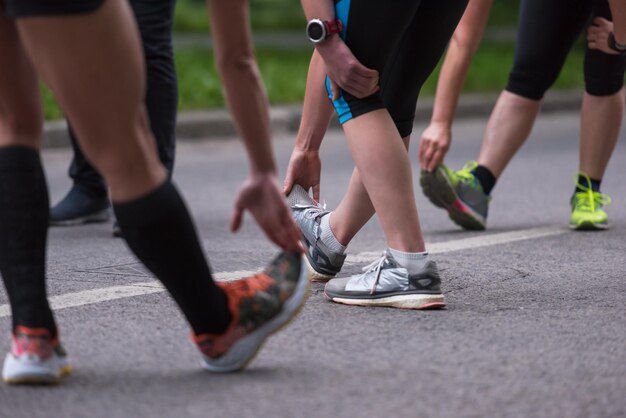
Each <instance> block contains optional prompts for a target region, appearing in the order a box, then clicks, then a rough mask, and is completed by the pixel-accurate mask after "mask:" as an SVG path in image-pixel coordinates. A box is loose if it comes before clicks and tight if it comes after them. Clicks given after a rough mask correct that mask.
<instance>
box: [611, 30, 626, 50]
mask: <svg viewBox="0 0 626 418" xmlns="http://www.w3.org/2000/svg"><path fill="white" fill-rule="evenodd" d="M609 48H611V49H612V50H613V51H616V52H619V53H620V54H622V55H626V44H620V43H619V42H617V40H616V39H615V34H614V33H613V32H611V33H609Z"/></svg>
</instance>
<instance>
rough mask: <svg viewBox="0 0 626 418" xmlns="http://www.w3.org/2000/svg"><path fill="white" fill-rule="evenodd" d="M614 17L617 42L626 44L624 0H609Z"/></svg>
mask: <svg viewBox="0 0 626 418" xmlns="http://www.w3.org/2000/svg"><path fill="white" fill-rule="evenodd" d="M609 6H610V7H611V14H612V15H613V33H614V34H615V40H616V41H617V42H619V43H620V44H626V2H625V1H624V0H609Z"/></svg>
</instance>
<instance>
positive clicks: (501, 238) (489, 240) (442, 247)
mask: <svg viewBox="0 0 626 418" xmlns="http://www.w3.org/2000/svg"><path fill="white" fill-rule="evenodd" d="M568 231H569V230H568V229H566V228H563V227H554V226H549V227H542V228H532V229H525V230H521V231H512V232H501V233H497V234H488V235H481V236H476V237H472V238H462V239H458V240H453V241H448V242H438V243H434V244H430V245H429V246H428V252H429V253H430V254H442V253H449V252H453V251H461V250H468V249H472V248H480V247H488V246H494V245H500V244H509V243H512V242H516V241H523V240H530V239H538V238H543V237H549V236H554V235H561V234H564V233H566V232H568ZM380 255H381V252H380V251H379V252H373V251H367V252H362V253H358V254H354V255H349V256H348V257H347V259H346V262H347V263H350V264H356V263H364V262H370V261H372V260H374V259H376V258H377V257H380ZM259 270H260V269H259ZM251 274H254V272H253V271H231V272H221V273H216V274H215V275H214V277H215V279H217V280H234V279H237V278H240V277H244V276H249V275H251ZM164 291H165V289H164V288H163V286H162V285H161V284H160V283H159V282H157V281H149V282H141V283H133V284H129V285H124V286H110V287H104V288H99V289H91V290H83V291H80V292H72V293H66V294H63V295H57V296H51V297H50V298H49V300H50V305H51V306H52V309H54V310H59V309H65V308H73V307H77V306H83V305H90V304H94V303H101V302H107V301H110V300H117V299H123V298H130V297H135V296H143V295H149V294H153V293H160V292H164ZM9 315H11V308H10V306H9V305H8V304H6V305H0V318H3V317H7V316H9Z"/></svg>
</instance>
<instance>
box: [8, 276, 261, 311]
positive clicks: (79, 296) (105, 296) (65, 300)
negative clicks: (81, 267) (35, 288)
mask: <svg viewBox="0 0 626 418" xmlns="http://www.w3.org/2000/svg"><path fill="white" fill-rule="evenodd" d="M252 274H254V272H252V271H233V272H224V273H217V274H215V275H214V277H215V278H216V279H217V280H234V279H238V278H240V277H245V276H250V275H252ZM164 291H165V288H164V287H163V285H161V283H159V282H157V281H151V282H141V283H133V284H130V285H124V286H111V287H102V288H98V289H91V290H83V291H80V292H72V293H66V294H64V295H58V296H50V297H49V298H48V300H49V301H50V306H51V307H52V309H54V310H55V311H58V310H59V309H65V308H74V307H76V306H83V305H91V304H94V303H101V302H107V301H110V300H117V299H124V298H131V297H134V296H143V295H150V294H152V293H160V292H164ZM9 315H11V307H10V306H9V305H8V304H7V305H0V318H3V317H5V316H9Z"/></svg>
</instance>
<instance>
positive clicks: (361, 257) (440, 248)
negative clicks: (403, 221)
mask: <svg viewBox="0 0 626 418" xmlns="http://www.w3.org/2000/svg"><path fill="white" fill-rule="evenodd" d="M566 232H569V229H567V228H565V227H558V226H547V227H541V228H532V229H523V230H520V231H512V232H500V233H497V234H489V235H480V236H477V237H472V238H462V239H457V240H454V241H448V242H436V243H434V244H430V245H429V244H427V245H426V250H428V253H429V254H443V253H450V252H453V251H461V250H469V249H472V248H480V247H489V246H493V245H500V244H509V243H511V242H516V241H524V240H529V239H537V238H543V237H549V236H552V235H561V234H564V233H566ZM381 255H382V251H378V252H374V251H368V252H363V253H359V254H354V255H348V257H347V258H346V262H348V263H365V262H371V261H373V260H375V259H376V258H378V257H380V256H381Z"/></svg>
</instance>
